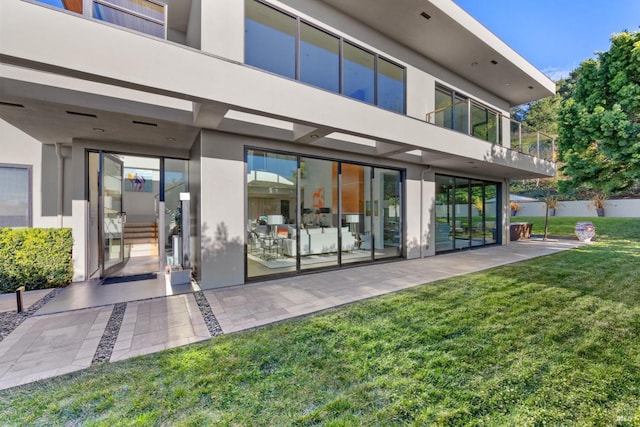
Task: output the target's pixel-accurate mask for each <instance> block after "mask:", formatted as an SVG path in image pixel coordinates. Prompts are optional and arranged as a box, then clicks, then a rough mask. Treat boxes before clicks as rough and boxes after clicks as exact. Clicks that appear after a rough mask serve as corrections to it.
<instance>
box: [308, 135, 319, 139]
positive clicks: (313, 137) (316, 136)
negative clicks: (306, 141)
mask: <svg viewBox="0 0 640 427" xmlns="http://www.w3.org/2000/svg"><path fill="white" fill-rule="evenodd" d="M309 138H311V139H317V138H318V135H311V136H310V137H309Z"/></svg>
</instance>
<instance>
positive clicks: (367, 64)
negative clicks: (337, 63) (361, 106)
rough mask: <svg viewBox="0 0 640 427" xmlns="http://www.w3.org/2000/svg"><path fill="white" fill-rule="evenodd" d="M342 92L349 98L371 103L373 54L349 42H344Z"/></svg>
mask: <svg viewBox="0 0 640 427" xmlns="http://www.w3.org/2000/svg"><path fill="white" fill-rule="evenodd" d="M343 55H344V61H343V63H342V66H343V78H342V79H343V82H342V84H343V87H342V90H343V93H344V94H345V95H347V96H349V97H351V98H355V99H359V100H361V101H364V102H368V103H371V104H373V103H374V100H375V96H374V93H375V91H374V85H375V84H374V81H375V72H374V61H375V59H374V56H373V55H372V54H371V53H369V52H366V51H364V50H362V49H360V48H357V47H355V46H353V45H350V44H349V43H344V47H343Z"/></svg>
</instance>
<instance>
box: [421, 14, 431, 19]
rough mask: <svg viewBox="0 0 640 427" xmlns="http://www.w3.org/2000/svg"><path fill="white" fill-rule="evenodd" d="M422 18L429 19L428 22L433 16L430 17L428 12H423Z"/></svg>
mask: <svg viewBox="0 0 640 427" xmlns="http://www.w3.org/2000/svg"><path fill="white" fill-rule="evenodd" d="M420 16H422V17H423V18H424V19H427V20H428V19H431V15H429V14H428V13H427V12H422V13H421V14H420Z"/></svg>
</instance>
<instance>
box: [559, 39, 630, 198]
mask: <svg viewBox="0 0 640 427" xmlns="http://www.w3.org/2000/svg"><path fill="white" fill-rule="evenodd" d="M563 90H565V91H566V96H563V97H562V98H563V100H562V103H561V108H560V112H559V121H558V135H559V138H558V149H559V155H560V161H561V162H564V166H562V170H563V172H564V174H565V175H567V176H569V177H570V178H571V179H569V180H566V181H562V182H561V183H560V184H561V189H563V190H565V191H566V190H569V189H579V188H580V189H586V190H599V191H604V192H607V193H611V192H617V191H622V190H627V189H630V188H631V187H633V186H634V184H636V183H637V182H638V180H640V32H634V33H631V32H623V33H620V34H615V35H613V36H612V38H611V47H610V48H609V50H608V51H607V52H601V53H599V54H598V57H597V58H596V59H589V60H586V61H584V62H583V63H582V64H581V65H580V67H579V68H578V69H577V70H575V71H574V72H572V73H571V76H570V77H569V79H567V81H566V82H564V84H563Z"/></svg>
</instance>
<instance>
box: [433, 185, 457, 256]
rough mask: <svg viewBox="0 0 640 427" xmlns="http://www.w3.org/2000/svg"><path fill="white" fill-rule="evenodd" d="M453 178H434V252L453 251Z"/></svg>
mask: <svg viewBox="0 0 640 427" xmlns="http://www.w3.org/2000/svg"><path fill="white" fill-rule="evenodd" d="M453 184H454V182H453V178H451V177H448V176H442V175H437V176H436V226H435V235H436V252H442V251H450V250H452V249H453V230H452V227H451V226H452V224H453V195H454V191H453V188H454V187H453Z"/></svg>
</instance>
